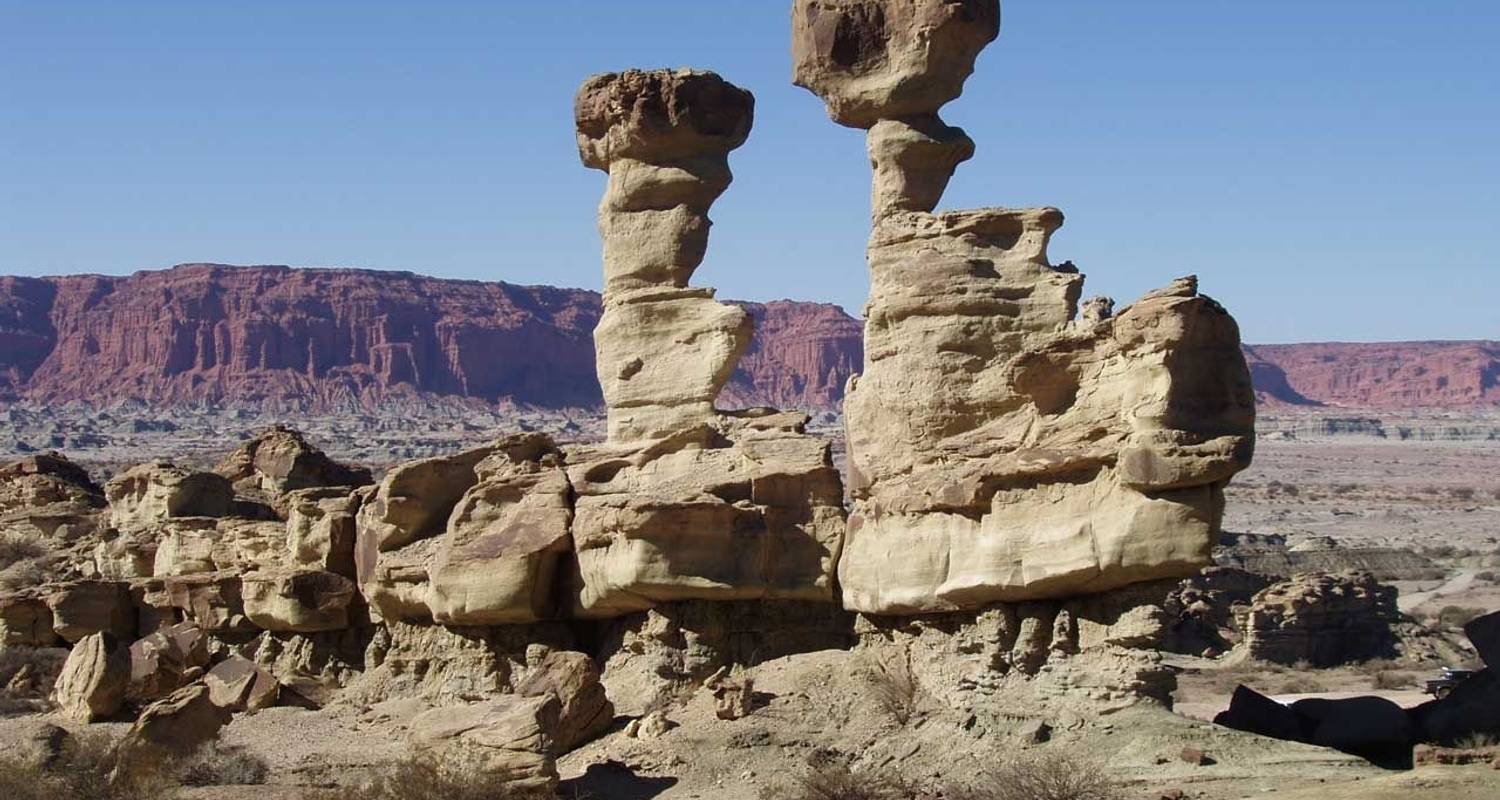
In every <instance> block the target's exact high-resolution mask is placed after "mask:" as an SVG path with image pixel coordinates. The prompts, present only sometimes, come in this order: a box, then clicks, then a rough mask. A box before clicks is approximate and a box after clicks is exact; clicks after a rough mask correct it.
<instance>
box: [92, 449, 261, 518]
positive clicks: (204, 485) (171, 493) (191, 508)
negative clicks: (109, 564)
mask: <svg viewBox="0 0 1500 800" xmlns="http://www.w3.org/2000/svg"><path fill="white" fill-rule="evenodd" d="M104 494H105V496H106V497H107V498H108V500H109V517H110V524H112V525H114V526H115V527H117V528H122V529H128V528H141V527H147V526H150V525H152V524H154V523H157V522H160V521H162V520H165V519H171V518H173V517H223V516H227V515H228V514H229V509H230V505H231V503H232V502H233V501H234V490H233V489H232V488H230V485H229V481H228V480H225V479H224V477H223V476H221V475H216V474H214V473H212V472H196V471H194V470H190V469H186V468H183V467H179V466H176V465H174V464H170V463H168V462H165V461H157V462H153V463H150V464H141V465H139V466H136V467H132V468H130V469H129V470H126V471H125V472H123V473H121V474H120V475H118V476H116V477H115V478H114V479H113V480H111V481H110V482H109V483H108V484H106V485H105V487H104Z"/></svg>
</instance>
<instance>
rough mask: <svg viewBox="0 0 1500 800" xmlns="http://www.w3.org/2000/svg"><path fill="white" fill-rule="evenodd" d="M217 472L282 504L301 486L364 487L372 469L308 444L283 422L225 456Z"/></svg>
mask: <svg viewBox="0 0 1500 800" xmlns="http://www.w3.org/2000/svg"><path fill="white" fill-rule="evenodd" d="M214 471H215V472H217V473H219V474H220V475H223V476H224V477H225V478H227V479H229V481H230V482H231V483H232V484H233V485H234V488H235V489H236V490H237V491H240V492H245V493H247V494H251V495H257V494H258V495H263V496H266V497H268V498H270V499H272V500H273V501H276V503H275V504H276V505H277V506H281V505H282V503H281V502H280V500H281V496H282V495H285V494H286V493H287V492H291V491H294V490H297V489H310V488H315V487H325V486H348V487H355V486H364V485H365V484H368V483H370V471H369V470H367V469H363V468H359V469H356V468H350V467H346V466H344V465H343V464H340V463H338V462H336V461H334V460H333V459H331V458H329V457H328V456H327V455H326V454H324V452H323V451H322V450H319V449H318V448H316V447H313V446H312V445H311V444H308V442H307V440H306V439H304V438H303V436H302V434H300V433H298V432H297V431H294V430H292V429H291V428H287V427H284V426H281V425H277V426H274V427H272V428H269V429H267V430H265V431H264V432H262V433H261V434H260V435H258V436H256V437H255V438H254V439H251V440H250V441H248V442H246V443H245V444H243V445H241V446H240V447H239V448H238V449H236V450H235V451H234V452H232V453H230V454H229V455H227V456H225V457H224V459H223V460H222V461H220V462H219V464H218V465H217V466H215V467H214Z"/></svg>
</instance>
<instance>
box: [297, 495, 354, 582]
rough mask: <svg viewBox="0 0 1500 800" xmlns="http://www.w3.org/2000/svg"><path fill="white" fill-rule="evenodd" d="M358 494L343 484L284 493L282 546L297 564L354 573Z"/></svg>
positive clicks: (347, 575)
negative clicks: (284, 507)
mask: <svg viewBox="0 0 1500 800" xmlns="http://www.w3.org/2000/svg"><path fill="white" fill-rule="evenodd" d="M359 505H360V495H359V494H357V493H354V492H351V491H349V490H347V489H344V488H333V487H324V488H317V489H299V490H297V491H294V492H290V493H288V494H287V496H286V507H287V515H286V546H287V550H288V551H290V552H291V556H292V560H293V561H295V562H296V563H298V564H301V565H304V566H309V567H316V568H318V569H324V570H327V571H329V572H336V573H338V574H340V575H343V576H345V577H347V578H352V577H354V541H355V537H356V535H357V533H358V526H357V524H356V517H357V515H358V513H359Z"/></svg>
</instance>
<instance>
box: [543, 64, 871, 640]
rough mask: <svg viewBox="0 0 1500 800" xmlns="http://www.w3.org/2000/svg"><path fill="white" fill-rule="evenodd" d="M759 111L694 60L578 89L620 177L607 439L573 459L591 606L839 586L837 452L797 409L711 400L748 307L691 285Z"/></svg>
mask: <svg viewBox="0 0 1500 800" xmlns="http://www.w3.org/2000/svg"><path fill="white" fill-rule="evenodd" d="M753 108H754V99H753V98H752V97H751V96H750V93H749V92H746V91H744V90H742V89H739V88H738V87H735V86H733V85H732V84H730V83H728V82H726V81H724V80H723V79H722V78H720V77H719V76H717V75H714V74H713V73H707V72H693V71H689V70H683V71H678V72H671V71H658V72H641V71H634V70H632V71H629V72H624V73H618V74H607V75H600V76H596V77H593V78H590V79H589V80H588V81H587V82H585V83H584V85H583V87H582V88H581V89H580V90H579V92H578V97H577V100H576V102H575V121H576V124H577V130H578V146H579V153H580V156H581V157H582V159H583V163H584V164H585V165H586V166H589V167H592V168H595V169H600V170H604V171H606V172H608V173H609V184H608V187H607V189H606V191H605V196H604V200H603V202H602V203H601V205H600V207H599V229H600V233H601V235H602V237H603V239H604V287H605V290H604V306H605V311H604V316H603V318H602V319H601V320H600V323H599V327H598V328H597V329H596V330H595V332H594V341H595V344H596V349H597V352H598V370H599V381H600V384H601V385H602V386H603V389H604V399H605V402H606V404H607V406H608V408H609V426H608V441H607V442H606V443H605V444H603V445H601V446H599V447H592V448H575V449H574V450H573V451H571V452H570V453H569V458H568V463H569V470H568V472H569V475H568V477H569V480H570V482H571V484H572V487H573V491H574V492H575V493H576V494H577V501H576V505H575V508H574V520H573V526H574V535H573V546H574V549H575V550H576V553H577V565H578V575H577V576H576V581H575V583H576V586H577V599H576V606H577V609H576V610H577V613H579V614H581V615H584V616H615V615H619V614H623V613H628V612H632V611H638V610H641V609H645V608H649V607H651V606H652V605H654V604H656V603H660V602H664V601H670V600H679V599H719V600H734V599H746V598H773V599H812V598H826V597H828V596H829V594H830V592H831V584H832V580H831V572H832V568H833V563H834V560H835V559H836V558H837V554H838V541H839V538H840V530H839V528H840V527H841V524H842V517H843V510H842V506H841V502H842V497H841V495H842V492H841V490H840V487H839V481H838V476H837V473H836V472H834V470H833V468H832V460H831V457H830V453H829V448H828V445H827V443H826V442H822V441H819V440H816V439H812V438H809V437H807V436H805V435H804V434H803V431H802V425H803V423H804V422H805V417H804V416H802V415H797V414H791V415H785V414H777V413H775V412H772V411H764V412H759V411H758V412H746V413H742V414H726V413H723V412H720V411H719V410H718V409H716V408H715V400H716V399H717V397H718V396H719V393H720V391H721V390H722V389H723V388H724V386H725V384H726V382H727V381H728V380H729V377H730V375H731V373H732V372H733V370H734V368H735V364H736V362H737V361H738V360H739V359H740V357H741V355H742V354H743V353H744V351H745V348H746V346H747V345H748V344H749V341H750V338H751V318H750V315H748V314H746V313H745V312H744V311H743V310H741V309H740V308H737V307H734V306H729V305H725V304H722V303H719V302H716V301H715V300H714V299H713V290H712V289H701V288H694V287H690V286H689V285H688V281H689V279H690V278H691V277H692V274H693V271H694V270H696V269H697V267H698V264H699V263H700V262H701V261H702V260H703V255H704V252H705V251H706V249H707V246H708V229H709V220H708V216H707V215H708V209H709V207H710V206H711V205H712V204H713V201H714V200H715V199H716V198H717V197H718V196H719V195H720V194H721V193H723V191H724V190H725V189H726V188H728V186H729V183H730V180H731V175H730V171H729V165H728V154H729V152H730V151H731V150H733V149H735V148H737V147H739V146H740V145H741V144H743V143H744V141H745V139H746V137H747V136H748V135H749V132H750V126H751V117H752V113H753Z"/></svg>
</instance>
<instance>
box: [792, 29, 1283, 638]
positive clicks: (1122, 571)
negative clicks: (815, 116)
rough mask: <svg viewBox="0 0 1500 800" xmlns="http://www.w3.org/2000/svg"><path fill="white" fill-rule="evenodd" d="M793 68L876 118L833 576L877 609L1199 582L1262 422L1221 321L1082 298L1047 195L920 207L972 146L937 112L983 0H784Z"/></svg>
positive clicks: (961, 76)
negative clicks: (861, 344) (1007, 204)
mask: <svg viewBox="0 0 1500 800" xmlns="http://www.w3.org/2000/svg"><path fill="white" fill-rule="evenodd" d="M792 21H793V59H794V63H795V68H794V80H795V82H796V83H797V84H798V85H799V86H803V87H805V88H807V89H809V90H811V91H813V92H814V93H816V94H817V95H818V96H819V97H821V98H822V99H823V100H824V101H825V103H826V104H827V107H828V112H829V116H830V117H832V118H833V120H834V121H835V122H838V123H839V124H842V125H846V126H849V127H854V128H861V129H864V130H866V131H868V133H867V141H868V148H869V155H870V162H871V167H872V169H873V171H874V188H873V192H872V212H873V218H874V229H873V231H872V233H871V236H870V244H869V250H868V260H869V265H870V299H869V302H868V303H867V304H866V307H865V363H864V369H863V372H862V374H860V375H858V376H856V377H855V378H854V379H852V380H851V381H850V383H849V387H848V391H847V393H846V396H845V400H844V422H845V429H846V432H847V442H848V448H849V465H850V489H851V494H852V498H853V504H852V508H851V509H850V513H849V527H848V532H847V535H846V537H845V542H844V550H843V554H842V556H841V558H840V561H839V568H838V573H839V583H840V585H841V587H842V590H843V601H844V604H845V606H846V607H848V608H850V609H853V610H857V611H864V612H872V613H896V614H905V613H920V612H936V611H948V610H955V609H970V608H979V607H983V606H984V605H986V604H989V603H994V602H1009V601H1020V600H1032V599H1043V598H1056V597H1067V596H1070V595H1076V594H1081V593H1087V592H1100V591H1106V590H1109V589H1112V588H1116V587H1119V586H1123V585H1126V584H1129V583H1134V582H1138V581H1143V580H1151V579H1155V578H1165V577H1173V576H1181V575H1185V574H1190V573H1191V572H1193V571H1195V570H1196V569H1197V568H1198V567H1199V566H1200V565H1202V564H1204V563H1207V560H1208V556H1209V548H1210V545H1211V542H1212V540H1213V537H1214V536H1215V534H1216V533H1217V530H1218V525H1219V517H1220V514H1221V512H1222V507H1223V497H1222V491H1221V490H1222V486H1223V484H1224V483H1225V482H1227V480H1228V479H1229V477H1230V476H1231V475H1233V474H1234V473H1235V472H1236V471H1238V470H1239V469H1242V468H1244V466H1245V465H1246V464H1248V463H1249V457H1250V443H1251V435H1252V425H1253V417H1254V405H1253V397H1252V395H1251V392H1250V383H1249V372H1248V370H1247V369H1246V367H1245V363H1244V359H1243V356H1242V355H1241V354H1240V351H1239V332H1238V330H1237V328H1236V327H1235V325H1234V320H1233V319H1232V318H1230V317H1229V315H1228V314H1226V313H1225V312H1224V310H1223V309H1222V308H1220V307H1219V306H1218V304H1216V303H1214V302H1213V301H1211V300H1208V299H1207V298H1204V297H1201V296H1200V295H1198V293H1197V284H1196V281H1195V280H1192V279H1184V280H1179V281H1177V282H1175V283H1173V284H1172V285H1171V286H1169V287H1168V288H1166V289H1164V290H1161V291H1158V292H1154V293H1152V294H1151V295H1148V296H1147V297H1145V298H1143V299H1142V300H1141V301H1140V302H1138V303H1137V304H1135V305H1134V306H1132V307H1130V308H1128V309H1126V310H1124V311H1122V312H1121V313H1120V314H1119V316H1118V317H1112V316H1111V315H1110V314H1108V313H1106V312H1107V310H1108V309H1110V308H1111V307H1112V306H1111V304H1110V303H1109V302H1107V301H1094V302H1091V303H1089V304H1088V308H1089V309H1091V312H1090V313H1088V314H1084V315H1080V314H1079V300H1080V297H1081V295H1082V290H1083V276H1082V275H1080V274H1079V273H1078V271H1077V270H1076V269H1074V268H1072V266H1071V265H1069V264H1063V265H1060V266H1053V265H1052V264H1051V263H1050V261H1049V260H1048V255H1047V247H1048V244H1049V241H1050V239H1051V237H1052V234H1053V233H1054V232H1055V231H1056V230H1057V229H1058V228H1059V227H1061V225H1062V222H1063V215H1062V212H1060V211H1058V210H1057V209H1055V208H1030V209H1008V208H985V209H977V210H970V211H949V212H935V211H934V209H935V208H936V207H937V204H938V202H939V200H940V199H941V196H942V193H943V191H944V189H945V188H946V187H947V184H948V181H949V179H950V178H951V177H952V175H953V171H954V169H955V168H956V167H957V166H958V164H960V163H962V162H963V161H965V160H967V159H969V158H970V157H971V156H972V155H973V153H974V145H973V142H972V141H971V140H970V139H969V137H968V136H967V135H965V134H964V132H963V131H961V130H959V129H957V128H953V127H950V126H948V125H947V124H945V123H944V122H943V121H942V119H941V118H940V116H939V111H940V109H941V108H942V107H943V106H944V105H945V104H947V103H948V102H949V101H951V100H953V99H954V98H956V97H958V96H959V94H960V93H961V92H962V90H963V84H964V81H965V80H966V79H967V78H968V77H969V75H970V74H971V73H972V72H973V70H974V63H975V60H976V58H977V57H978V55H979V52H980V51H981V50H982V49H983V48H984V47H985V46H986V45H987V44H989V43H990V42H991V41H993V40H994V39H995V38H996V37H997V36H998V35H999V30H1000V5H999V2H998V0H794V2H793V6H792Z"/></svg>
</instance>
